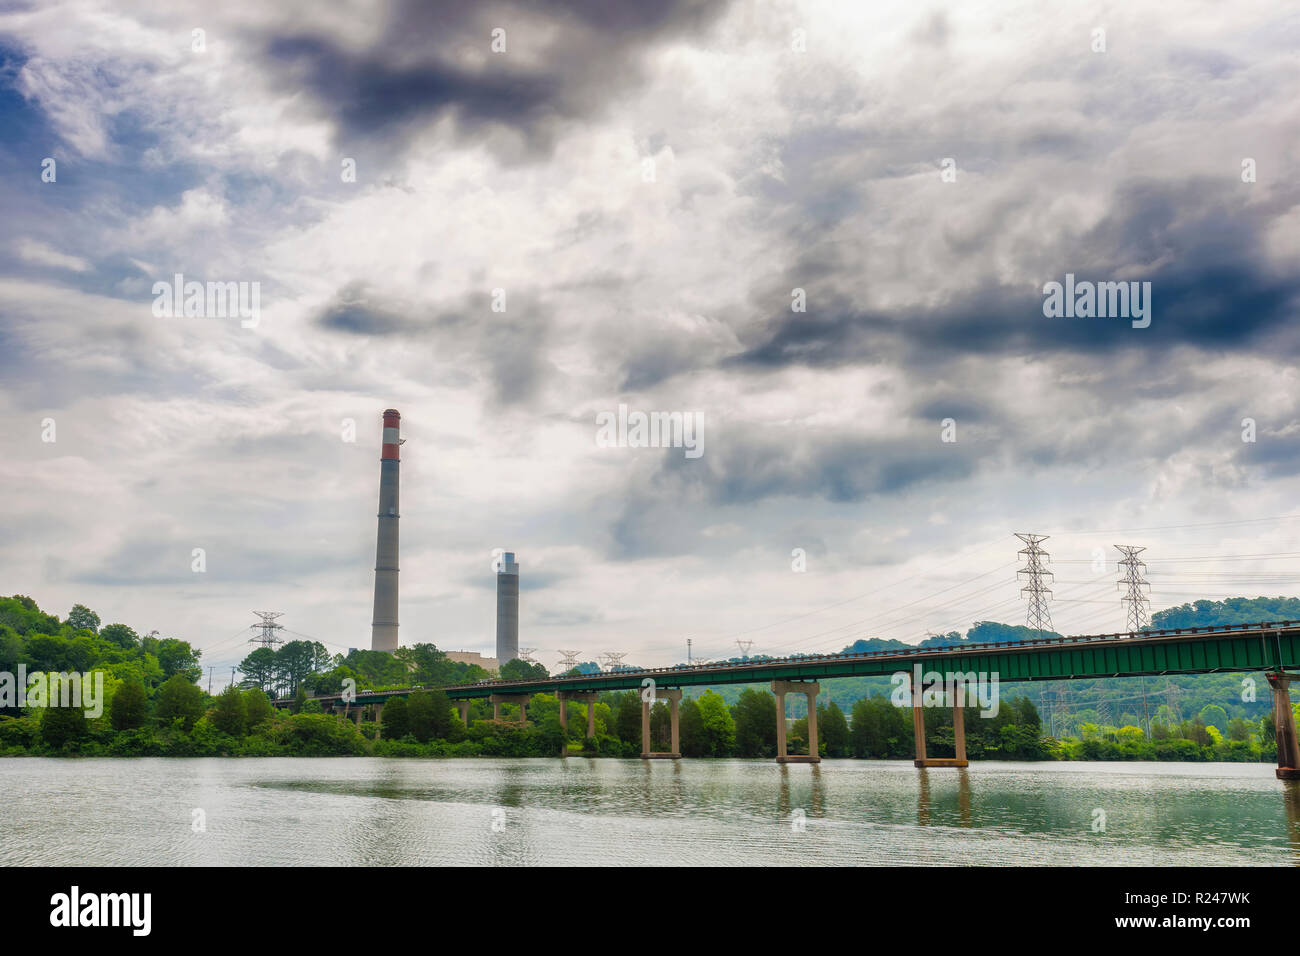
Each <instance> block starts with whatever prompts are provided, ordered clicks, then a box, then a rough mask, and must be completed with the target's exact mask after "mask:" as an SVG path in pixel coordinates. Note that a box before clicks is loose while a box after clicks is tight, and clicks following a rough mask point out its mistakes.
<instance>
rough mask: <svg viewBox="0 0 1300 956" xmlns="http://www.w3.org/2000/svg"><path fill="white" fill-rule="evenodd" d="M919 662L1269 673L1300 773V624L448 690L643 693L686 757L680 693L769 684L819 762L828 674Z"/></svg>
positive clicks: (460, 699) (799, 658) (959, 670)
mask: <svg viewBox="0 0 1300 956" xmlns="http://www.w3.org/2000/svg"><path fill="white" fill-rule="evenodd" d="M917 665H919V666H920V667H921V668H922V670H923V673H925V674H927V675H928V674H931V673H939V674H943V675H946V674H949V673H953V674H962V675H969V679H970V681H971V682H972V683H973V682H974V679H975V676H976V675H980V674H985V675H989V676H992V675H994V674H996V675H997V679H998V681H999V683H1001V682H1014V681H1050V680H1072V679H1080V678H1090V679H1095V678H1103V677H1140V676H1160V675H1164V674H1209V673H1216V672H1224V671H1265V672H1267V673H1268V680H1269V683H1270V685H1271V686H1272V689H1273V696H1274V722H1275V725H1276V729H1277V740H1278V767H1279V769H1278V776H1279V777H1284V778H1292V777H1297V778H1300V747H1298V746H1297V743H1296V735H1295V726H1294V721H1293V719H1292V716H1291V707H1290V697H1289V692H1288V685H1289V684H1290V682H1291V680H1292V674H1291V673H1290V672H1294V671H1297V670H1300V621H1278V622H1272V621H1269V622H1263V623H1260V624H1232V625H1224V626H1221V627H1193V628H1182V629H1175V630H1144V631H1130V632H1125V633H1116V634H1092V635H1083V636H1076V637H1052V638H1044V639H1041V640H1031V641H1004V642H997V643H988V644H973V645H966V646H952V647H930V648H913V649H907V650H889V651H865V652H862V653H857V654H796V655H793V656H791V657H781V658H764V659H761V660H757V659H756V660H742V661H732V662H728V663H710V664H701V665H687V664H678V665H676V666H673V667H654V668H637V667H621V668H619V669H617V670H614V671H605V672H601V673H597V674H581V675H574V676H570V677H549V678H544V679H533V680H518V681H502V680H489V681H480V682H478V683H474V684H458V685H452V686H447V687H443V688H442V690H443V691H444V692H445V693H446V694H447V696H448V697H449V698H451V699H452V700H453V701H455V702H457V703H458V705H459V707H460V710H461V715H462V717H463V718H467V717H468V711H469V704H470V702H471V701H473V700H476V699H484V698H486V699H488V700H489V701H491V702H492V704H493V705H494V707H495V711H494V714H495V717H494V719H497V720H500V706H501V704H503V703H509V704H518V705H519V713H520V721H521V722H523V721H525V720H526V719H527V716H526V708H527V702H528V699H529V697H531V695H533V694H555V695H556V696H558V697H559V698H560V717H561V721H562V722H566V725H567V706H566V704H567V702H568V701H570V700H581V701H587V702H590V701H594V699H595V695H596V694H598V693H602V692H605V691H620V690H637V691H641V692H642V699H643V705H642V743H643V746H642V751H643V754H642V755H643V756H645V757H659V756H663V757H677V756H680V754H679V753H678V752H677V751H678V748H677V736H678V735H677V705H678V702H679V701H680V700H681V688H683V687H694V686H702V685H715V684H757V683H764V682H768V681H770V682H771V685H772V690H773V692H774V693H775V694H776V696H777V703H778V710H777V760H778V761H779V762H782V763H786V762H816V761H817V760H818V757H817V756H816V755H817V727H816V713H817V710H816V696H817V693H818V692H819V690H820V685H819V684H818V682H819V681H821V680H829V679H832V678H836V677H888V676H891V675H893V674H896V673H898V672H900V671H905V672H908V673H911V672H912V671H913V670H914V668H915V667H916V666H917ZM419 689H420V688H418V687H410V688H401V689H393V690H376V691H358V692H357V693H356V695H355V698H354V699H353V700H351V701H345V700H344V698H343V695H341V694H333V695H325V696H322V697H319V698H318V699H319V700H320V701H321V703H322V705H323V706H326V707H327V708H332V709H336V710H342V711H343V712H344V713H351V711H352V710H353V708H355V712H356V717H357V719H358V720H359V719H360V713H361V708H363V707H365V706H367V705H373V708H374V710H375V711H376V712H378V711H380V710H381V709H382V706H383V703H384V702H385V701H387V700H390V699H392V698H394V697H407V696H409V695H410V694H411V693H413V692H415V691H417V690H419ZM788 693H796V694H805V695H806V696H807V698H808V713H809V720H808V724H809V726H808V737H809V755H808V756H801V755H791V754H787V753H786V752H785V751H786V748H785V732H784V731H785V719H784V714H785V707H784V704H785V695H786V694H788ZM913 694H914V705H913V723H914V729H915V736H916V746H917V752H916V764H917V766H966V765H967V761H966V757H965V732H964V728H963V727H962V709H961V707H960V706H956V705H955V704H956V702H955V701H952V700H950V701H949V703H950V704H953V705H954V706H953V718H954V731H955V735H956V738H957V756H956V757H955V758H928V759H927V758H926V755H925V736H924V728H925V724H924V720H925V716H924V709H923V707H922V703H921V687H920V686H919V685H916V686H914V687H913ZM652 699H666V700H668V701H669V702H670V704H671V712H672V713H671V716H672V739H673V745H672V750H671V751H670V752H669V753H666V754H655V753H652V752H651V751H650V744H649V712H650V704H651V701H652ZM289 703H290V701H289V700H288V699H284V698H282V699H280V700H278V701H276V704H277V706H286V705H287V704H289ZM587 713H588V736H593V735H594V730H593V724H592V716H593V710H592V708H591V707H588V709H587ZM377 715H378V714H377V713H376V716H377Z"/></svg>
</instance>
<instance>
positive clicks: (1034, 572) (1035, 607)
mask: <svg viewBox="0 0 1300 956" xmlns="http://www.w3.org/2000/svg"><path fill="white" fill-rule="evenodd" d="M1015 536H1016V537H1017V538H1019V539H1020V540H1021V541H1023V542H1024V543H1025V546H1024V547H1023V548H1021V549H1020V551H1019V553H1020V554H1023V555H1024V556H1025V561H1026V564H1025V566H1024V567H1023V568H1021V569H1020V570H1019V571H1017V572H1016V578H1017V580H1021V581H1024V582H1025V586H1024V587H1023V588H1021V589H1020V594H1021V596H1022V597H1024V596H1027V597H1028V598H1029V617H1028V622H1029V626H1030V627H1032V628H1034V630H1037V631H1050V630H1052V615H1051V612H1050V611H1048V610H1047V602H1048V601H1050V600H1051V599H1052V589H1051V588H1050V587H1048V584H1050V583H1051V581H1052V578H1053V577H1054V575H1053V574H1052V572H1051V571H1048V570H1047V568H1046V562H1045V561H1044V559H1048V560H1050V557H1051V556H1050V555H1049V554H1048V553H1047V552H1046V551H1044V550H1043V549H1042V548H1040V547H1039V545H1040V544H1042V542H1044V541H1046V540H1047V538H1048V535H1045V534H1021V533H1020V532H1019V531H1017V532H1015Z"/></svg>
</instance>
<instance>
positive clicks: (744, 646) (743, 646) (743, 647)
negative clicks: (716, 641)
mask: <svg viewBox="0 0 1300 956" xmlns="http://www.w3.org/2000/svg"><path fill="white" fill-rule="evenodd" d="M736 646H737V647H739V648H740V656H741V657H744V658H748V657H749V649H750V648H751V647H753V646H754V642H753V641H742V640H740V639H739V638H737V639H736Z"/></svg>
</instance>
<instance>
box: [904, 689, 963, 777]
mask: <svg viewBox="0 0 1300 956" xmlns="http://www.w3.org/2000/svg"><path fill="white" fill-rule="evenodd" d="M964 692H965V687H963V686H958V687H957V688H955V689H954V690H952V691H951V693H949V694H948V695H947V701H948V704H949V705H950V706H951V707H952V736H953V747H954V749H953V752H954V754H955V756H952V757H927V756H926V755H925V707H923V706H922V690H921V685H920V684H919V683H918V684H916V685H915V686H914V687H913V688H912V733H913V735H914V737H915V739H916V759H915V760H913V761H912V763H913V765H914V766H917V767H969V766H970V761H969V760H967V759H966V714H965V712H964V711H963V710H962V697H963V696H964Z"/></svg>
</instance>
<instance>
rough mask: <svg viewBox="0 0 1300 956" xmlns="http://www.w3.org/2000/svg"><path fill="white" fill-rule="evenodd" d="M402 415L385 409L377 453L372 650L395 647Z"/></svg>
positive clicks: (394, 648) (393, 648)
mask: <svg viewBox="0 0 1300 956" xmlns="http://www.w3.org/2000/svg"><path fill="white" fill-rule="evenodd" d="M401 422H402V416H401V415H399V414H398V413H397V410H396V409H393V408H389V409H386V410H385V411H384V438H383V450H382V451H381V452H380V455H379V542H378V544H377V545H376V547H375V616H374V620H372V621H371V623H370V649H371V650H372V651H395V650H397V518H398V514H397V487H398V469H399V468H400V467H401V462H400V460H399V459H400V456H399V455H398V450H397V449H398V446H399V445H401V444H402V439H401V437H400V429H401Z"/></svg>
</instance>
